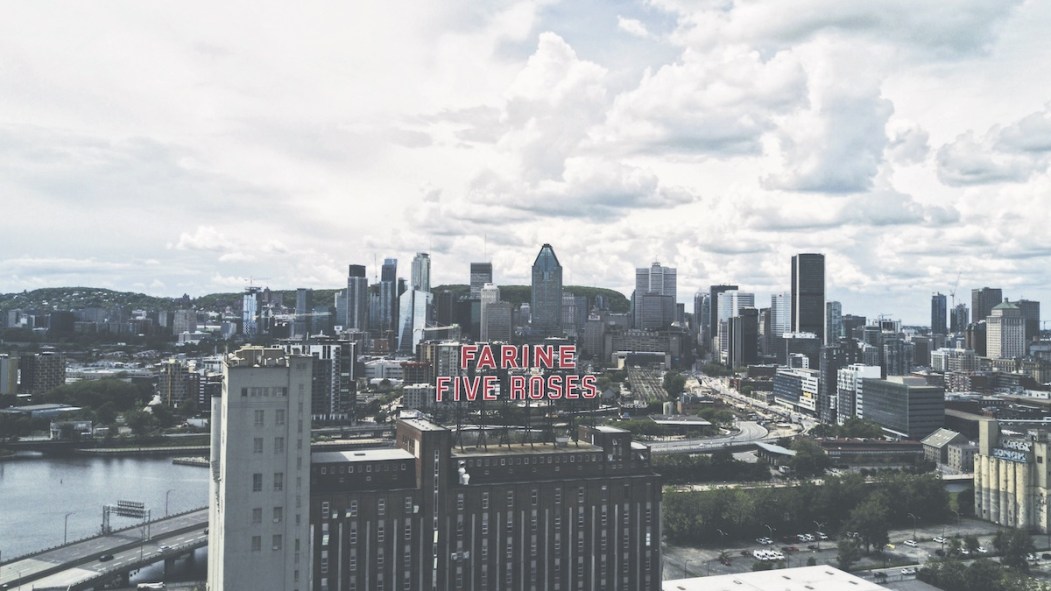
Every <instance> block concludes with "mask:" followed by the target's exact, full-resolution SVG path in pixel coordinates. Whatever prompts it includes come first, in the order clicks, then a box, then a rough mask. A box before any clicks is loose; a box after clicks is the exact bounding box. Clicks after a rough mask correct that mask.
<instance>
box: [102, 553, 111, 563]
mask: <svg viewBox="0 0 1051 591" xmlns="http://www.w3.org/2000/svg"><path fill="white" fill-rule="evenodd" d="M110 560H113V555H112V554H103V555H102V556H99V562H109V561H110Z"/></svg>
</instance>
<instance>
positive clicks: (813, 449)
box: [788, 438, 829, 478]
mask: <svg viewBox="0 0 1051 591" xmlns="http://www.w3.org/2000/svg"><path fill="white" fill-rule="evenodd" d="M792 449H793V450H794V451H795V452H796V455H794V456H792V459H791V460H789V462H788V466H789V467H790V468H792V471H793V472H794V473H796V474H798V475H799V476H800V477H804V478H805V477H807V476H815V475H818V474H823V473H824V472H825V469H826V468H828V466H829V460H828V454H826V453H825V450H824V449H822V448H821V446H820V445H818V444H817V442H815V441H814V440H812V439H803V438H800V439H796V440H795V441H793V442H792Z"/></svg>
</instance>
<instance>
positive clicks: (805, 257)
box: [792, 253, 826, 342]
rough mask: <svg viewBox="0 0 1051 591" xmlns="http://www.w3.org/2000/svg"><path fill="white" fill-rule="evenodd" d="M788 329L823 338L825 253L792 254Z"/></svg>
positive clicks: (823, 339)
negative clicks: (789, 327) (790, 303)
mask: <svg viewBox="0 0 1051 591" xmlns="http://www.w3.org/2000/svg"><path fill="white" fill-rule="evenodd" d="M792 332H810V333H814V334H815V335H817V338H818V341H819V342H824V341H825V332H826V330H825V255H823V254H816V253H803V254H797V255H795V256H793V257H792Z"/></svg>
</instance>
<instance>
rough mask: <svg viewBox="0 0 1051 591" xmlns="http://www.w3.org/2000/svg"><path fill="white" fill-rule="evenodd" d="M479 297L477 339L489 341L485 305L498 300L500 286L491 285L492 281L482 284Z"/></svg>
mask: <svg viewBox="0 0 1051 591" xmlns="http://www.w3.org/2000/svg"><path fill="white" fill-rule="evenodd" d="M479 299H480V300H481V306H480V308H479V310H480V312H481V320H480V321H479V323H478V325H479V328H480V331H479V333H480V334H479V336H478V340H479V341H482V342H488V341H489V329H488V325H487V324H488V323H487V321H488V317H487V316H486V307H488V305H489V304H495V303H496V302H499V301H500V288H499V287H497V286H495V285H493V284H492V283H486V284H485V285H483V286H482V289H481V291H480V292H479Z"/></svg>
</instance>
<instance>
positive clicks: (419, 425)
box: [399, 419, 446, 431]
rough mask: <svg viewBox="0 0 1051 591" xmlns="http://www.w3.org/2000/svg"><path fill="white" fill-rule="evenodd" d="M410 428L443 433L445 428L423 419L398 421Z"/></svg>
mask: <svg viewBox="0 0 1051 591" xmlns="http://www.w3.org/2000/svg"><path fill="white" fill-rule="evenodd" d="M399 420H401V421H402V422H404V423H405V424H406V425H409V426H410V427H414V428H416V429H419V430H420V431H445V430H446V429H445V427H442V426H441V425H437V424H435V423H432V422H430V421H427V420H424V419H399Z"/></svg>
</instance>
